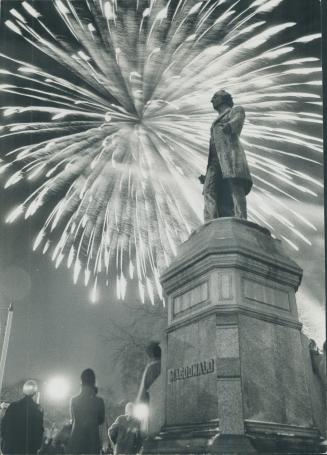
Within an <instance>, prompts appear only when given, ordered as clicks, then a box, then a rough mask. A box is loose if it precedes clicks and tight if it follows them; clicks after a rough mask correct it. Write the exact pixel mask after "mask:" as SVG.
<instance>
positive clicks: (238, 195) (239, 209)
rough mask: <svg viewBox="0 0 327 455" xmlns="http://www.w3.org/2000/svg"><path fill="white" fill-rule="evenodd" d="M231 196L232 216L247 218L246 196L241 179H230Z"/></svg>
mask: <svg viewBox="0 0 327 455" xmlns="http://www.w3.org/2000/svg"><path fill="white" fill-rule="evenodd" d="M230 188H231V196H232V200H233V212H234V213H233V216H235V217H237V218H243V219H245V220H246V219H247V209H246V196H245V191H244V186H243V184H242V181H241V180H239V179H230Z"/></svg>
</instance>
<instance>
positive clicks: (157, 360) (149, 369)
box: [136, 341, 161, 403]
mask: <svg viewBox="0 0 327 455" xmlns="http://www.w3.org/2000/svg"><path fill="white" fill-rule="evenodd" d="M145 350H146V353H147V355H148V358H149V361H148V363H147V365H146V367H145V369H144V372H143V376H142V380H141V385H140V388H139V392H138V394H137V399H136V402H143V403H148V402H149V388H150V387H151V385H152V384H153V382H154V381H155V380H156V379H157V377H158V376H159V375H160V372H161V348H160V346H159V343H157V342H156V341H151V342H150V343H149V344H148V346H147V347H146V349H145Z"/></svg>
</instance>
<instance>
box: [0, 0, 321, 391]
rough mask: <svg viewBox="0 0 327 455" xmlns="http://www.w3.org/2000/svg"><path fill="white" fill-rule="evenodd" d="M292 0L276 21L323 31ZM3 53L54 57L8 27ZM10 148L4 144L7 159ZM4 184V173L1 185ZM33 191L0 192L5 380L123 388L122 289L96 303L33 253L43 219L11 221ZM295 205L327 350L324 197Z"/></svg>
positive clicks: (301, 3)
mask: <svg viewBox="0 0 327 455" xmlns="http://www.w3.org/2000/svg"><path fill="white" fill-rule="evenodd" d="M15 3H18V2H16V0H10V1H3V2H2V9H1V16H2V17H1V20H2V21H3V20H4V19H6V18H7V17H8V9H10V8H11V7H14V5H15ZM37 3H38V2H35V4H37ZM45 3H46V2H43V6H44V4H45ZM286 3H287V8H279V9H278V10H277V11H276V12H275V13H274V15H272V17H271V23H272V24H273V23H275V22H276V21H277V22H278V21H279V20H281V19H283V20H291V21H296V22H298V23H299V25H298V27H300V28H301V30H302V31H303V32H304V33H314V32H316V31H317V30H319V21H320V15H319V2H318V0H312V1H308V0H290V1H288V2H286ZM47 23H48V24H49V23H51V17H48V18H47ZM52 28H55V25H52ZM315 43H316V42H315ZM308 48H309V51H310V52H311V51H312V52H311V53H312V54H315V55H317V53H318V55H319V49H318V48H317V45H315V48H313V47H312V49H310V46H308ZM0 51H1V52H4V53H6V54H9V55H13V56H15V57H16V58H22V59H25V60H28V61H30V62H31V63H33V62H34V63H35V64H37V65H39V66H41V65H44V64H47V58H46V57H44V56H43V55H41V54H39V53H37V52H36V51H31V48H28V47H27V46H26V44H25V43H24V42H23V40H21V39H20V38H19V37H18V36H17V35H16V34H14V33H12V32H10V31H8V29H7V28H6V27H4V26H3V24H1V26H0ZM58 71H59V70H58ZM11 101H12V98H11V99H8V100H6V103H7V104H8V105H9V104H10V102H11ZM0 121H1V120H0ZM208 129H209V126H208ZM9 145H15V144H9ZM9 145H8V144H7V143H6V144H5V145H4V144H3V142H1V143H0V151H1V154H3V153H5V152H6V150H7V149H5V148H4V147H8V146H9ZM314 173H315V174H316V175H317V177H321V175H322V170H321V172H320V171H319V170H318V171H317V170H316V169H315V171H314ZM4 181H5V179H4V177H3V176H0V184H1V186H3V183H4ZM26 190H27V188H26V187H24V184H22V185H19V186H17V187H14V189H12V190H11V191H6V190H3V189H0V204H1V217H0V219H1V223H0V306H7V305H9V302H10V300H11V298H12V299H13V300H14V303H15V310H14V319H13V328H12V335H11V340H10V348H9V353H8V361H7V369H6V375H5V381H6V383H14V382H17V381H20V380H21V379H24V378H28V377H36V378H39V379H41V380H46V379H47V378H48V377H49V376H50V375H52V374H57V373H64V374H65V375H66V376H69V377H70V379H71V381H72V383H73V384H74V387H75V388H77V385H78V382H79V381H78V375H79V374H80V372H81V370H82V369H84V368H86V367H92V368H94V369H95V371H96V373H97V375H98V382H99V385H100V386H101V385H104V384H106V385H111V386H115V385H116V383H117V381H118V373H117V369H116V368H115V367H116V366H115V365H113V364H112V363H111V361H110V355H109V353H110V349H111V347H110V345H108V343H106V342H105V341H104V337H105V336H106V334H107V331H108V327H110V320H111V319H115V320H117V321H118V322H119V323H126V322H128V321H130V315H129V311H128V310H126V305H125V303H124V302H121V301H120V302H118V301H117V300H116V297H115V289H114V285H113V286H112V287H111V288H109V289H107V290H106V291H105V292H106V294H105V293H104V292H102V294H101V300H100V302H99V303H97V304H95V305H93V304H91V303H90V299H89V290H87V289H86V288H84V286H82V285H77V286H74V285H73V281H72V276H71V272H69V271H67V270H66V269H65V268H59V269H57V270H56V269H55V268H54V267H53V263H52V262H51V260H50V258H49V257H48V256H43V255H42V254H40V253H33V252H32V242H33V240H34V238H35V235H36V233H37V232H38V227H39V223H40V220H39V219H38V218H37V217H36V218H35V219H34V218H32V220H30V221H28V222H24V221H21V220H20V221H18V222H16V223H14V224H13V225H6V224H5V223H4V218H5V216H6V214H7V213H8V211H9V210H10V208H11V207H13V205H15V203H17V201H18V200H20V199H21V197H19V196H20V195H21V194H23V193H24V192H25V191H26ZM287 203H288V204H290V203H289V202H287ZM299 204H301V205H300V207H299ZM292 208H294V209H296V210H299V211H300V212H301V213H303V214H310V220H311V221H312V222H313V223H314V224H315V225H316V226H317V228H318V230H317V232H316V233H314V234H313V235H312V234H311V236H310V239H311V241H312V243H313V246H311V247H310V246H308V245H305V244H304V246H303V247H302V248H301V250H300V251H299V252H295V251H294V250H292V249H288V250H287V251H288V252H289V254H290V255H291V256H292V257H293V258H294V259H295V260H296V261H297V262H298V263H299V265H300V266H301V267H302V268H303V269H304V279H303V282H302V285H301V288H300V290H299V292H298V304H299V309H300V315H301V319H302V322H304V325H305V331H306V333H308V334H309V335H310V336H311V337H313V338H315V339H316V340H317V341H318V343H319V344H320V345H321V344H322V342H323V340H324V338H325V335H324V309H323V308H324V299H325V298H324V257H323V251H324V250H323V249H324V239H323V192H322V191H321V192H320V194H319V197H318V198H316V199H315V201H313V200H312V199H308V200H305V201H304V202H303V201H302V202H300V203H296V202H294V206H293V207H292ZM126 301H127V304H135V305H140V302H139V301H138V297H137V290H136V287H133V283H131V284H129V285H128V290H127V298H126ZM148 304H149V303H148ZM118 388H119V387H118Z"/></svg>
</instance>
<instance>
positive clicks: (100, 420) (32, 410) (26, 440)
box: [1, 343, 161, 455]
mask: <svg viewBox="0 0 327 455" xmlns="http://www.w3.org/2000/svg"><path fill="white" fill-rule="evenodd" d="M147 353H148V356H149V362H148V364H147V366H146V368H145V370H144V373H143V377H142V382H141V386H140V390H139V393H138V398H137V401H139V402H141V400H143V403H144V402H146V401H148V389H149V387H150V386H151V384H152V383H153V381H154V380H155V379H156V378H157V377H158V375H159V374H160V357H161V350H160V347H159V345H158V344H157V343H154V344H150V345H149V346H148V348H147ZM37 392H38V387H37V383H36V382H35V381H33V380H29V381H27V382H26V383H25V384H24V387H23V394H24V397H23V398H22V399H21V400H19V401H15V402H13V403H11V404H10V405H9V407H8V408H7V410H6V412H5V414H4V416H3V418H2V421H1V451H2V453H3V454H4V455H14V454H39V455H45V454H58V455H59V454H65V453H66V454H100V453H103V451H102V441H101V438H100V427H101V425H102V424H104V422H105V405H104V401H103V399H102V398H100V397H98V396H97V393H98V389H97V387H96V377H95V373H94V371H93V370H91V369H89V368H88V369H86V370H84V371H83V372H82V374H81V391H80V393H79V394H78V395H77V396H75V397H74V398H72V400H71V423H69V424H66V425H64V426H63V428H62V429H61V430H60V431H59V432H58V433H57V434H56V436H55V437H52V436H51V434H48V435H46V434H45V432H44V424H43V412H42V410H41V408H40V407H39V405H38V404H37V403H36V402H35V400H34V397H35V395H36V394H37ZM143 423H144V422H143ZM144 430H145V427H144V425H142V420H141V419H139V418H136V417H135V413H134V404H133V403H131V402H129V403H127V404H126V406H125V414H123V415H121V416H119V417H117V419H116V420H115V422H114V423H113V424H112V425H111V426H110V428H109V429H108V438H109V441H110V445H111V447H110V448H109V449H108V453H113V454H114V455H123V454H126V455H128V454H137V453H139V451H140V449H141V447H142V441H143V439H144V437H145V434H146V432H145V431H144Z"/></svg>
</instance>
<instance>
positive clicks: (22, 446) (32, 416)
mask: <svg viewBox="0 0 327 455" xmlns="http://www.w3.org/2000/svg"><path fill="white" fill-rule="evenodd" d="M37 392H38V386H37V383H36V382H35V381H33V380H29V381H27V382H25V384H24V386H23V393H24V395H25V396H24V398H22V399H21V400H19V401H15V402H13V403H11V404H10V406H9V407H8V408H7V410H6V412H5V415H4V416H3V418H2V421H1V439H2V442H1V449H2V452H3V453H4V454H6V455H7V454H8V455H9V454H20V453H24V454H36V453H37V451H38V450H39V449H40V447H41V445H42V437H43V431H44V429H43V413H42V411H41V410H40V407H39V405H38V404H36V403H35V401H34V400H33V397H34V396H35V394H36V393H37Z"/></svg>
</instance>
